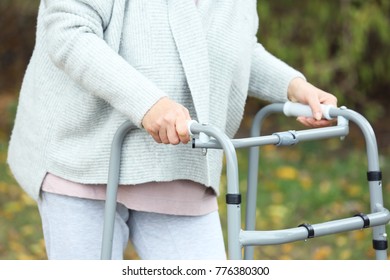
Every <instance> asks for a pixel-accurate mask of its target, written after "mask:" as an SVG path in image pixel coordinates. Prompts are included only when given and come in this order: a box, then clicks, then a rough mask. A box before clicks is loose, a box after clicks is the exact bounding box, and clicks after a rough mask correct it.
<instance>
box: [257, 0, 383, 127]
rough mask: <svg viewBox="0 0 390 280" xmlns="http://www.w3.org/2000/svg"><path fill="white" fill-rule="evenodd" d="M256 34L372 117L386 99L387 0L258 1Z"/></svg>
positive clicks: (380, 112)
mask: <svg viewBox="0 0 390 280" xmlns="http://www.w3.org/2000/svg"><path fill="white" fill-rule="evenodd" d="M258 11H259V15H260V30H259V34H258V35H259V38H260V40H261V41H262V43H263V44H264V45H265V46H266V48H268V49H269V50H270V51H271V52H273V53H274V54H276V55H277V56H278V57H280V58H282V59H283V60H285V61H286V62H288V63H289V64H291V65H293V66H295V67H297V68H298V69H300V70H301V71H302V72H303V73H304V74H305V75H306V77H307V78H308V80H309V81H311V82H313V84H316V85H318V86H320V87H321V88H323V89H325V90H327V91H329V92H332V93H334V94H336V95H337V97H338V99H339V104H347V105H348V107H350V108H352V109H355V110H358V111H359V112H362V113H363V114H365V115H366V117H367V118H368V119H369V120H371V121H375V120H377V119H378V118H379V117H381V116H383V114H384V113H385V109H386V107H387V106H388V105H389V104H390V100H389V99H388V98H387V94H388V92H389V90H390V78H389V77H390V76H389V75H388V73H387V71H388V70H389V69H390V52H389V50H390V32H389V27H390V1H388V0H376V1H374V0H332V1H321V0H301V1H299V2H296V1H292V0H285V1H258Z"/></svg>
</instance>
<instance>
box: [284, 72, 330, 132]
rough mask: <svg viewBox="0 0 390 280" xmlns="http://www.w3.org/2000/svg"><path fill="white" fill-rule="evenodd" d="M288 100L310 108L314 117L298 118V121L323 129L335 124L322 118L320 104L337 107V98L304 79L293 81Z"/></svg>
mask: <svg viewBox="0 0 390 280" xmlns="http://www.w3.org/2000/svg"><path fill="white" fill-rule="evenodd" d="M287 92H288V99H289V100H290V101H292V102H299V103H302V104H307V105H309V106H310V108H311V110H312V112H313V117H298V118H297V120H298V121H299V122H300V123H302V124H304V125H306V126H309V127H323V126H329V125H332V124H333V123H334V121H333V120H326V119H323V118H322V117H323V116H322V111H321V106H320V104H326V105H332V106H335V107H337V98H336V97H335V96H334V95H333V94H330V93H328V92H325V91H323V90H321V89H319V88H317V87H315V86H313V85H312V84H310V83H308V82H307V81H305V80H304V79H302V78H295V79H293V80H292V81H291V82H290V84H289V86H288V91H287Z"/></svg>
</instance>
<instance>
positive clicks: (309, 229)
mask: <svg viewBox="0 0 390 280" xmlns="http://www.w3.org/2000/svg"><path fill="white" fill-rule="evenodd" d="M298 227H304V228H306V229H307V238H313V237H314V228H313V226H312V225H311V224H307V223H304V224H300V225H299V226H298Z"/></svg>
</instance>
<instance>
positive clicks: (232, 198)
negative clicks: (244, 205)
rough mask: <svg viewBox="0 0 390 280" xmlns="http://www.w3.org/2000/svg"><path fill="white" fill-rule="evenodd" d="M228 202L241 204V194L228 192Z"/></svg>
mask: <svg viewBox="0 0 390 280" xmlns="http://www.w3.org/2000/svg"><path fill="white" fill-rule="evenodd" d="M226 204H241V194H227V195H226Z"/></svg>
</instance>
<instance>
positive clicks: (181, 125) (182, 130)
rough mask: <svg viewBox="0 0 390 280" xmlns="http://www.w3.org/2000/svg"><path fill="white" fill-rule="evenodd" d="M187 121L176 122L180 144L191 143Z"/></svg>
mask: <svg viewBox="0 0 390 280" xmlns="http://www.w3.org/2000/svg"><path fill="white" fill-rule="evenodd" d="M188 121H189V120H187V119H184V118H183V119H179V120H177V122H176V132H177V135H178V136H179V139H180V142H182V143H183V144H187V143H188V142H189V141H190V134H189V131H188V127H187V122H188Z"/></svg>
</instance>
